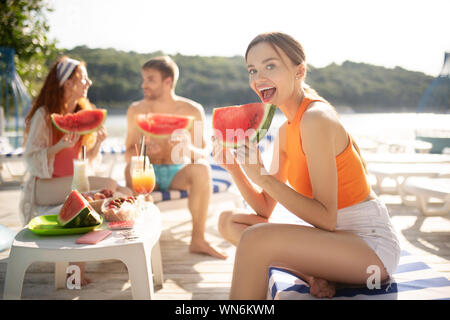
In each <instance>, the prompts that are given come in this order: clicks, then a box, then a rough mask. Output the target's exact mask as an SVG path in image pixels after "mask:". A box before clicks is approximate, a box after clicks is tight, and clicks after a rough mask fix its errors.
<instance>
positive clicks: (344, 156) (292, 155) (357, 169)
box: [286, 96, 370, 209]
mask: <svg viewBox="0 0 450 320" xmlns="http://www.w3.org/2000/svg"><path fill="white" fill-rule="evenodd" d="M314 101H323V100H320V99H312V98H310V97H306V96H305V97H304V98H303V101H302V103H301V104H300V107H299V109H298V111H297V114H296V115H295V118H294V120H293V121H292V122H289V121H288V123H287V128H286V136H287V137H286V138H287V141H286V155H287V160H288V181H289V184H290V185H291V186H292V187H293V188H294V190H295V191H297V192H298V193H300V194H302V195H304V196H306V197H308V198H312V187H311V181H310V178H309V172H308V166H307V163H306V157H305V154H304V153H303V148H302V137H301V134H300V121H301V119H302V116H303V113H304V112H305V110H306V108H307V107H308V105H309V104H310V103H311V102H314ZM348 136H349V142H348V145H347V147H346V148H345V150H344V151H342V152H341V153H340V154H339V155H337V156H336V167H337V180H338V188H337V189H338V190H337V191H338V209H342V208H345V207H349V206H351V205H354V204H357V203H359V202H361V201H363V200H364V199H366V198H367V197H368V196H369V194H370V185H369V183H368V181H367V178H366V174H365V171H364V166H363V164H362V162H361V158H360V156H359V155H358V153H357V151H356V150H355V149H354V148H353V144H352V138H351V137H350V135H348Z"/></svg>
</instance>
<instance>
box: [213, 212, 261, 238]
mask: <svg viewBox="0 0 450 320" xmlns="http://www.w3.org/2000/svg"><path fill="white" fill-rule="evenodd" d="M267 221H268V219H265V218H263V217H261V216H258V215H257V214H255V213H251V212H246V213H243V212H242V209H239V211H224V212H222V213H221V214H220V216H219V223H218V229H219V232H220V234H222V236H223V237H224V238H225V239H226V240H228V241H230V242H231V243H232V244H234V245H235V246H237V244H238V243H239V240H240V239H241V236H242V233H243V232H244V231H245V230H246V229H247V228H248V227H249V226H252V225H255V224H259V223H265V222H267Z"/></svg>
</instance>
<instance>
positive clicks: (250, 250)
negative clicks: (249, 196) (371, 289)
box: [230, 223, 388, 299]
mask: <svg viewBox="0 0 450 320" xmlns="http://www.w3.org/2000/svg"><path fill="white" fill-rule="evenodd" d="M271 265H276V266H281V267H286V268H289V269H291V270H297V271H298V272H300V273H301V274H304V275H309V277H313V279H325V280H323V281H331V282H339V283H349V284H365V283H366V282H367V279H368V277H369V276H370V275H371V274H368V273H367V267H368V266H370V265H376V266H378V267H379V269H380V282H382V281H384V280H386V279H387V277H388V276H387V273H386V270H385V268H384V266H383V264H382V262H381V261H380V259H379V258H378V256H377V255H376V254H375V253H374V252H373V250H372V249H371V248H370V247H369V246H368V245H367V244H366V243H365V242H364V241H363V240H362V239H361V238H359V237H358V236H356V235H354V234H351V233H349V232H343V231H335V232H328V231H323V230H320V229H317V228H313V227H306V226H299V225H292V224H271V223H266V224H259V225H255V226H252V227H249V228H248V229H247V230H246V231H245V232H244V233H243V235H242V238H241V240H240V242H239V246H238V248H237V251H236V258H235V264H234V270H233V280H232V285H231V292H230V299H265V297H266V294H267V286H268V268H269V266H271Z"/></svg>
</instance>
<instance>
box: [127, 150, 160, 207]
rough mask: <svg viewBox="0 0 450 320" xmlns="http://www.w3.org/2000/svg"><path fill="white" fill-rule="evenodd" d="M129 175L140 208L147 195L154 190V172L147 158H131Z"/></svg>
mask: <svg viewBox="0 0 450 320" xmlns="http://www.w3.org/2000/svg"><path fill="white" fill-rule="evenodd" d="M130 174H131V182H132V185H133V190H134V191H135V192H136V193H137V194H138V200H139V204H140V205H141V206H142V204H143V201H145V197H146V195H147V194H149V193H150V192H152V191H153V189H154V188H155V183H156V180H155V171H154V170H153V166H152V165H151V164H150V161H149V159H148V157H147V156H145V167H144V156H134V157H132V158H131V163H130Z"/></svg>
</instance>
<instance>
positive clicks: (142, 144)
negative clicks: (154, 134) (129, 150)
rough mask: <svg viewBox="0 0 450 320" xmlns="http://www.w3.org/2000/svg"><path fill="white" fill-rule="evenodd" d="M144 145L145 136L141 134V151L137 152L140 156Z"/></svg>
mask: <svg viewBox="0 0 450 320" xmlns="http://www.w3.org/2000/svg"><path fill="white" fill-rule="evenodd" d="M144 145H145V136H144V135H143V136H142V138H141V152H140V153H139V155H140V156H142V154H143V153H144Z"/></svg>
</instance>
